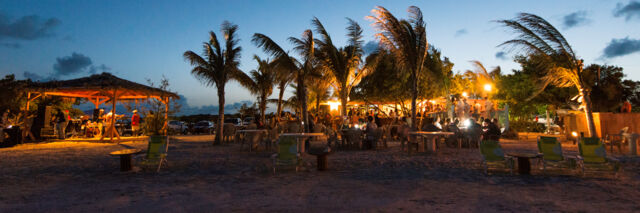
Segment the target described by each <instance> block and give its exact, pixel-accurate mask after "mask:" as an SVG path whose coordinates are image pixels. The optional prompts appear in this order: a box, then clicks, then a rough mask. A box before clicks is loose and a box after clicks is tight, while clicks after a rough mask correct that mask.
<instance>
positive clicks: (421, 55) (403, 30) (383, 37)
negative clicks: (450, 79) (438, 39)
mask: <svg viewBox="0 0 640 213" xmlns="http://www.w3.org/2000/svg"><path fill="white" fill-rule="evenodd" d="M407 11H408V12H409V20H398V19H397V18H396V17H395V16H393V14H391V12H389V11H388V10H387V9H385V8H384V7H380V6H377V7H376V8H375V9H373V10H372V11H371V12H372V13H373V15H372V16H368V18H369V19H371V20H372V21H373V26H374V28H375V29H376V30H377V31H378V33H376V34H375V36H376V38H378V40H380V43H381V45H382V47H383V48H385V49H387V50H388V51H389V52H390V53H391V54H392V55H393V56H394V58H395V60H396V63H397V65H398V66H399V67H400V68H401V69H402V70H404V71H407V72H409V73H410V79H409V80H410V81H411V121H412V122H411V126H412V128H414V129H415V128H416V124H417V122H415V121H416V100H417V99H418V80H419V78H418V77H419V75H420V73H422V72H423V70H424V68H425V62H426V60H427V56H428V54H429V53H428V52H429V51H428V50H429V43H428V42H427V32H426V26H425V25H426V24H425V22H424V21H423V18H422V12H421V11H420V8H418V7H416V6H411V7H409V9H408V10H407Z"/></svg>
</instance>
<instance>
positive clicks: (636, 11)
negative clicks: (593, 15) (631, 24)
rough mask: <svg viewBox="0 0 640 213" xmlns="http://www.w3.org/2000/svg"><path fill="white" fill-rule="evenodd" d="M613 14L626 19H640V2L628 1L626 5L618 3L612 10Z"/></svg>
mask: <svg viewBox="0 0 640 213" xmlns="http://www.w3.org/2000/svg"><path fill="white" fill-rule="evenodd" d="M613 16H615V17H624V18H625V20H627V21H629V20H631V19H633V18H638V19H640V2H637V1H629V3H628V4H626V5H624V4H622V3H618V5H617V6H616V9H614V10H613Z"/></svg>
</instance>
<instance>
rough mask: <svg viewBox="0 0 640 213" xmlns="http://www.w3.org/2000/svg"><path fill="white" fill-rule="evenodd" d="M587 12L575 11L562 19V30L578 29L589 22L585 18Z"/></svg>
mask: <svg viewBox="0 0 640 213" xmlns="http://www.w3.org/2000/svg"><path fill="white" fill-rule="evenodd" d="M587 15H588V13H587V11H583V10H581V11H577V12H573V13H570V14H568V15H566V16H563V17H562V26H563V27H564V29H569V28H573V27H578V26H581V25H585V24H587V23H589V22H590V20H589V19H588V18H587Z"/></svg>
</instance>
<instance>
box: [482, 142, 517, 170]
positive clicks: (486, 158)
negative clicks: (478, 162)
mask: <svg viewBox="0 0 640 213" xmlns="http://www.w3.org/2000/svg"><path fill="white" fill-rule="evenodd" d="M480 154H482V158H483V163H484V173H485V174H489V170H505V169H508V170H509V173H511V174H513V166H514V159H513V158H512V157H509V156H505V155H504V151H503V150H502V147H501V146H500V142H498V141H492V140H485V141H481V142H480Z"/></svg>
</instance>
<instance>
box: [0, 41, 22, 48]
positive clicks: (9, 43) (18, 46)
mask: <svg viewBox="0 0 640 213" xmlns="http://www.w3.org/2000/svg"><path fill="white" fill-rule="evenodd" d="M0 46H2V47H6V48H12V49H18V48H20V47H22V45H20V44H18V43H13V42H3V43H0Z"/></svg>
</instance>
